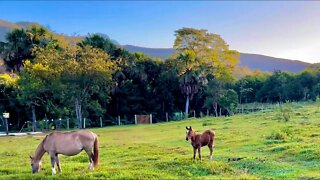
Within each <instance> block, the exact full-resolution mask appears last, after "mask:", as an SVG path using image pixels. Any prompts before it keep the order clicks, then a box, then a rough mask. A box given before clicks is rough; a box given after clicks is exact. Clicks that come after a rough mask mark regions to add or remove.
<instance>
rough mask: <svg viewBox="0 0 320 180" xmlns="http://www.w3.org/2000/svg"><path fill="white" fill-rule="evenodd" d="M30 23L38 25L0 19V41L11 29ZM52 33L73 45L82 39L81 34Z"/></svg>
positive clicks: (23, 26) (26, 25) (3, 39)
mask: <svg viewBox="0 0 320 180" xmlns="http://www.w3.org/2000/svg"><path fill="white" fill-rule="evenodd" d="M32 24H36V25H40V24H38V23H35V22H26V21H21V22H16V23H12V22H8V21H4V20H0V41H5V37H6V34H7V33H8V32H10V31H11V30H12V29H15V28H27V27H28V26H30V25H32ZM54 34H55V37H56V38H57V39H58V40H63V39H64V40H66V41H67V42H68V43H70V44H71V45H74V44H76V43H77V42H80V41H81V40H82V39H83V37H81V36H69V35H65V34H57V33H54Z"/></svg>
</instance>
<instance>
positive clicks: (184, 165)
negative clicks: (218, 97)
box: [0, 103, 320, 179]
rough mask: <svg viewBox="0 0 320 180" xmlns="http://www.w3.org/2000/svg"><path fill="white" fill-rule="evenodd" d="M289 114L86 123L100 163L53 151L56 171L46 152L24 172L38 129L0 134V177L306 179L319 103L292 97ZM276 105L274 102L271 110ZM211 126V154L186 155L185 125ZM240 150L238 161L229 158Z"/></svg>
mask: <svg viewBox="0 0 320 180" xmlns="http://www.w3.org/2000/svg"><path fill="white" fill-rule="evenodd" d="M290 109H291V110H292V112H291V113H290V116H291V118H290V120H289V121H288V122H284V121H283V120H281V118H280V114H279V113H278V112H256V113H252V114H247V115H235V116H233V117H226V118H225V117H223V118H214V117H208V118H203V119H190V120H185V121H176V122H169V123H159V124H154V125H139V126H121V127H108V128H101V129H92V131H94V132H95V133H97V134H98V135H99V138H100V166H99V167H98V168H97V169H96V170H95V171H90V170H88V169H87V167H88V159H87V155H86V154H85V153H84V152H82V153H81V154H79V155H77V156H72V157H67V156H61V155H60V161H61V165H62V173H61V174H57V175H55V176H51V167H50V161H49V157H48V154H45V156H44V158H43V169H42V171H41V172H40V173H39V174H31V167H30V161H29V157H28V156H29V154H33V152H34V150H35V148H36V147H37V145H38V144H39V143H40V141H41V140H42V139H43V137H44V136H24V137H0V179H9V178H10V179H17V178H19V179H56V178H57V179H66V178H73V179H74V178H77V179H89V178H92V179H93V178H100V179H186V178H187V179H190V178H192V179H193V178H197V179H213V178H218V179H227V178H228V179H260V178H263V179H269V178H271V179H288V178H295V179H298V178H299V179H309V178H310V179H311V178H320V119H319V118H320V105H319V104H317V103H313V104H292V105H290ZM275 111H276V110H275ZM187 125H188V126H189V125H191V126H192V127H193V128H194V129H195V130H197V131H199V132H201V131H203V130H206V129H211V128H213V129H214V130H215V131H216V143H215V145H216V146H215V150H214V160H213V161H211V162H210V161H209V159H208V157H209V150H208V148H207V147H203V148H202V155H203V160H202V162H200V161H199V160H197V161H195V162H194V161H193V160H192V153H193V150H192V147H191V145H190V142H186V140H185V126H187ZM234 157H243V158H244V159H242V160H239V161H230V162H228V158H234Z"/></svg>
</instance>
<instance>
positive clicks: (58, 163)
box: [56, 154, 62, 173]
mask: <svg viewBox="0 0 320 180" xmlns="http://www.w3.org/2000/svg"><path fill="white" fill-rule="evenodd" d="M56 164H57V167H58V171H59V173H61V172H62V170H61V166H60V161H59V157H58V154H57V155H56Z"/></svg>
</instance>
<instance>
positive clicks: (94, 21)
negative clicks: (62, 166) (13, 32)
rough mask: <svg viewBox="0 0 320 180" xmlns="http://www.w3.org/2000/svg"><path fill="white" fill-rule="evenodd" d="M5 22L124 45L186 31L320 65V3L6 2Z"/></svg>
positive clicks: (148, 43)
mask: <svg viewBox="0 0 320 180" xmlns="http://www.w3.org/2000/svg"><path fill="white" fill-rule="evenodd" d="M0 8H1V12H0V19H3V20H7V21H12V22H16V21H34V22H38V23H40V24H43V25H48V26H50V27H51V29H52V30H54V31H56V32H58V33H65V34H73V33H76V34H80V35H86V34H87V33H94V32H100V33H104V34H107V35H108V36H109V37H110V38H112V39H115V40H116V41H118V42H119V43H120V44H131V45H138V46H144V47H158V48H159V47H172V45H173V41H174V31H175V30H177V29H179V28H182V27H193V28H202V29H208V30H209V31H210V32H212V33H216V34H220V35H221V36H222V37H223V38H224V39H225V40H226V41H227V42H228V44H229V45H230V48H232V49H235V50H238V51H240V52H248V53H256V54H264V55H270V56H274V57H282V58H289V59H298V60H303V61H307V62H320V1H319V2H312V1H309V2H302V1H301V2H298V1H287V2H285V1H281V2H276V1H271V2H267V1H265V2H258V1H257V2H252V1H243V2H235V1H228V2H208V1H201V2H195V1H186V2H183V1H176V2H173V1H164V2H156V1H152V2H145V1H137V2H133V1H120V2H106V1H100V2H85V1H80V2H77V1H69V2H61V1H51V2H40V1H33V2H23V1H17V2H0Z"/></svg>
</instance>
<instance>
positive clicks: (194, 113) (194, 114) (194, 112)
mask: <svg viewBox="0 0 320 180" xmlns="http://www.w3.org/2000/svg"><path fill="white" fill-rule="evenodd" d="M193 117H194V118H196V110H193Z"/></svg>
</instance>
